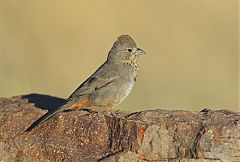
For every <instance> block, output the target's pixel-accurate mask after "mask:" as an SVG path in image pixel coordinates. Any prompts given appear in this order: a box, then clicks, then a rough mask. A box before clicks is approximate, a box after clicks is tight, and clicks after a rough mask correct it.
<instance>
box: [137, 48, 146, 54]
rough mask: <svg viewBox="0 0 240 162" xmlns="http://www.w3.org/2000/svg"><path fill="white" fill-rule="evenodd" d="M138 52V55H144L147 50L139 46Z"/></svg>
mask: <svg viewBox="0 0 240 162" xmlns="http://www.w3.org/2000/svg"><path fill="white" fill-rule="evenodd" d="M136 53H137V54H138V55H143V54H145V52H144V51H143V50H142V49H141V48H137V51H136Z"/></svg>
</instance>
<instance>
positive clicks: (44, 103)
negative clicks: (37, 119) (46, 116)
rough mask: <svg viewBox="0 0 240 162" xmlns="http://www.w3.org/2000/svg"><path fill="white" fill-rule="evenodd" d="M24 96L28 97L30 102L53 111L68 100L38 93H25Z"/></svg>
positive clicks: (24, 97)
mask: <svg viewBox="0 0 240 162" xmlns="http://www.w3.org/2000/svg"><path fill="white" fill-rule="evenodd" d="M22 98H23V99H27V100H28V102H29V103H34V105H35V106H36V107H38V108H40V109H44V110H48V111H53V110H54V109H56V108H57V107H59V106H62V105H63V104H64V103H66V101H67V100H66V99H63V98H58V97H53V96H49V95H43V94H36V93H33V94H28V95H23V96H22Z"/></svg>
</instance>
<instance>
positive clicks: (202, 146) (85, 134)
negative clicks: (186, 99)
mask: <svg viewBox="0 0 240 162" xmlns="http://www.w3.org/2000/svg"><path fill="white" fill-rule="evenodd" d="M63 102H64V100H63V99H59V98H55V97H51V96H45V95H39V94H31V95H25V96H18V97H13V98H1V99H0V161H2V162H9V161H24V162H25V161H26V162H27V161H34V162H37V161H66V162H68V161H69V162H70V161H76V162H81V161H82V162H88V161H103V162H115V161H116V162H128V161H130V162H135V161H136V162H147V161H159V162H165V161H172V162H221V161H224V162H225V161H226V162H240V114H239V113H236V112H231V111H228V110H218V111H209V110H206V109H205V110H203V111H201V112H190V111H182V110H177V111H170V110H159V109H157V110H146V111H141V112H135V113H129V112H118V113H117V115H114V116H112V115H111V114H110V113H107V112H104V111H101V112H100V111H93V112H89V111H70V112H62V113H59V114H57V115H56V116H54V117H53V118H51V119H49V120H48V121H46V122H45V123H43V124H42V125H40V126H39V127H37V128H35V129H33V130H32V131H30V132H26V133H23V132H24V130H25V129H26V128H27V127H28V126H29V125H30V124H31V123H32V122H33V121H34V120H36V119H37V118H39V117H40V116H41V115H43V114H44V113H46V111H47V110H49V111H51V109H54V108H56V107H57V106H59V105H61V104H62V103H63ZM44 109H45V110H44ZM120 116H122V117H120Z"/></svg>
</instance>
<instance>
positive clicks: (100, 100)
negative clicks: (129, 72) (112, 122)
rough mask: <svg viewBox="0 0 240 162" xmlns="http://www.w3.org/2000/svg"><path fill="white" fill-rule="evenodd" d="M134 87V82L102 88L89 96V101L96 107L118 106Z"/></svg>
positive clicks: (118, 83)
mask: <svg viewBox="0 0 240 162" xmlns="http://www.w3.org/2000/svg"><path fill="white" fill-rule="evenodd" d="M133 85H134V80H133V79H132V80H127V81H125V82H116V83H114V84H112V85H108V86H107V87H104V88H102V89H101V90H99V91H98V92H96V93H94V94H92V95H91V100H92V101H93V103H94V104H95V105H96V106H109V105H112V106H113V105H117V104H120V103H121V102H122V101H123V100H125V99H126V98H127V96H128V95H129V93H130V92H131V90H132V88H133Z"/></svg>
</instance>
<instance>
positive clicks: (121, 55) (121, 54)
mask: <svg viewBox="0 0 240 162" xmlns="http://www.w3.org/2000/svg"><path fill="white" fill-rule="evenodd" d="M142 54H145V52H144V51H143V50H142V49H140V48H138V47H137V45H136V43H135V41H134V40H133V39H132V38H131V37H130V36H129V35H121V36H119V37H118V38H117V40H116V41H115V42H114V44H113V47H112V49H111V50H110V51H109V54H108V61H110V62H114V63H126V62H132V63H133V64H136V63H137V59H138V57H139V56H140V55H142Z"/></svg>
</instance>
